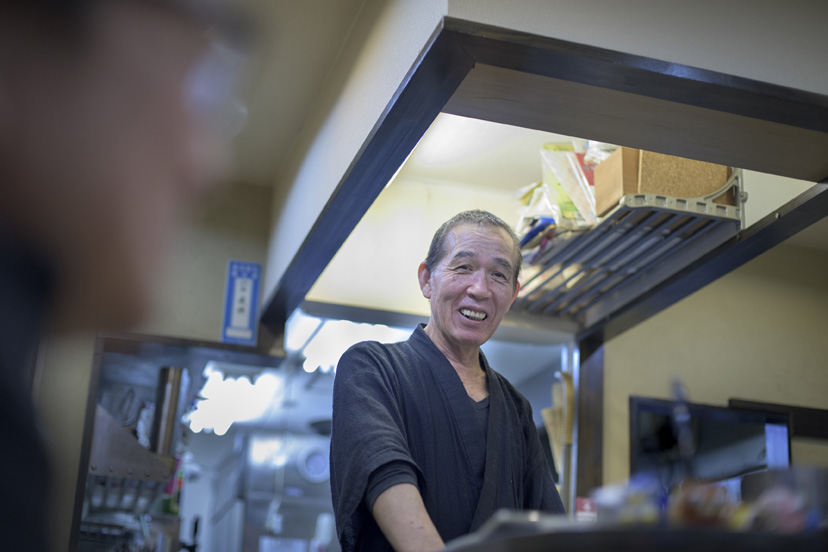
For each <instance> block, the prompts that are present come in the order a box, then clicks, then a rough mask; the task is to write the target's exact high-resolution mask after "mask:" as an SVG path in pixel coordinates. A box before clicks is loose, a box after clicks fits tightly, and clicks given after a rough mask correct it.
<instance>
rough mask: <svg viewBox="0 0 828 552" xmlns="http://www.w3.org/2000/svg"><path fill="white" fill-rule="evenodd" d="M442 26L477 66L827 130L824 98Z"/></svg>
mask: <svg viewBox="0 0 828 552" xmlns="http://www.w3.org/2000/svg"><path fill="white" fill-rule="evenodd" d="M444 28H445V32H448V33H452V34H455V35H457V36H458V42H461V43H462V47H463V48H464V49H465V50H466V51H467V52H468V53H469V55H470V56H471V57H472V58H473V59H474V61H475V63H484V64H487V65H494V66H496V67H504V68H508V69H515V70H519V71H521V72H524V73H532V74H535V75H543V76H546V77H553V78H559V79H563V80H567V81H571V82H578V83H581V84H588V85H591V86H597V87H600V88H608V89H611V90H618V91H621V92H629V93H632V94H637V95H642V96H647V97H650V98H659V99H663V100H669V101H673V102H678V103H682V104H686V105H692V106H696V107H702V108H705V109H711V110H714V111H723V112H726V113H733V114H736V115H742V116H744V117H749V118H751V119H761V120H764V121H771V122H776V123H781V124H785V125H790V126H794V127H799V128H807V129H810V130H815V131H818V132H828V96H823V95H821V94H816V93H812V92H806V91H803V90H798V89H795V88H790V87H785V86H779V85H776V84H770V83H766V82H761V81H757V80H752V79H747V78H743V77H737V76H734V75H728V74H725V73H718V72H716V71H709V70H706V69H698V68H695V67H690V66H687V65H681V64H678V63H670V62H667V61H661V60H658V59H653V58H648V57H643V56H637V55H633V54H627V53H623V52H618V51H614V50H608V49H604V48H597V47H594V46H588V45H585V44H578V43H574V42H568V41H564V40H557V39H552V38H548V37H543V36H537V35H531V34H528V33H521V32H517V31H513V30H509V29H503V28H500V27H494V26H491V25H483V24H480V23H476V22H473V21H465V20H461V19H455V18H446V19H445V22H444ZM826 176H828V175H826Z"/></svg>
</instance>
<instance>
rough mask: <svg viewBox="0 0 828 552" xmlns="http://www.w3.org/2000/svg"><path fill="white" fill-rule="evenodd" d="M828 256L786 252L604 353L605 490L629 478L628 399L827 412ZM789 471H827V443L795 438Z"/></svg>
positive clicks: (761, 260)
mask: <svg viewBox="0 0 828 552" xmlns="http://www.w3.org/2000/svg"><path fill="white" fill-rule="evenodd" d="M826 282H828V251H818V250H813V249H804V248H798V247H791V246H786V245H782V246H779V247H776V248H774V249H772V250H770V251H768V252H767V253H765V254H763V255H761V256H760V257H757V258H756V259H754V260H753V261H751V262H749V263H747V264H746V265H744V266H742V267H741V268H739V269H737V270H735V271H734V272H732V273H730V274H728V275H726V276H724V277H723V278H721V279H719V280H717V281H716V282H714V283H712V284H710V285H709V286H707V287H705V288H703V289H702V290H700V291H698V292H696V293H694V294H693V295H691V296H689V297H687V298H686V299H684V300H683V301H680V302H679V303H677V304H675V305H673V306H672V307H670V308H668V309H667V310H665V311H662V312H661V313H660V314H658V315H656V316H654V317H652V318H650V319H649V320H647V321H645V322H643V323H642V324H639V325H638V326H636V327H635V328H633V329H631V330H629V331H627V332H625V333H623V334H621V335H620V336H618V337H616V338H615V339H612V340H610V341H609V342H607V343H606V345H605V365H604V394H605V395H604V482H605V483H610V482H618V481H622V480H624V479H626V478H627V477H628V476H629V412H628V410H629V409H628V399H629V396H630V395H631V394H635V395H645V396H651V397H659V398H669V395H670V383H671V381H672V380H673V378H675V377H680V378H681V380H682V381H683V382H684V384H685V386H686V388H687V391H688V394H689V398H690V400H691V401H694V402H701V403H708V404H719V405H726V404H727V401H728V399H729V398H742V399H750V400H756V401H764V402H775V403H783V404H793V405H799V406H806V407H813V408H826V399H825V398H826V397H828V365H826V358H828V340H826V338H825V329H826V322H825V321H826V315H828V283H826ZM792 455H793V461H794V463H805V464H821V465H825V466H827V467H828V442H820V441H805V440H796V441H795V442H794V443H793V447H792Z"/></svg>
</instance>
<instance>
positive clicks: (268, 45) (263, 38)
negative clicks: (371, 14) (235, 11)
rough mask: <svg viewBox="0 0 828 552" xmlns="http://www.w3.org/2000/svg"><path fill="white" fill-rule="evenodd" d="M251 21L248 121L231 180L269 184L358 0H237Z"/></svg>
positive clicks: (341, 40)
mask: <svg viewBox="0 0 828 552" xmlns="http://www.w3.org/2000/svg"><path fill="white" fill-rule="evenodd" d="M242 3H243V4H244V5H245V6H246V7H247V8H248V9H249V11H250V13H251V15H252V17H253V20H254V23H255V24H256V25H257V34H258V39H259V41H258V42H259V43H258V48H257V51H256V59H254V61H253V63H252V71H251V73H252V74H253V75H255V76H254V79H253V82H252V83H251V87H250V91H249V93H248V94H247V95H246V98H247V104H248V115H249V117H248V123H247V126H246V128H245V129H244V130H243V131H242V133H241V134H240V135H239V136H238V137H237V138H236V139H235V140H234V146H235V150H236V162H235V165H236V166H235V171H234V174H233V177H234V180H236V181H240V182H245V183H249V184H258V185H264V186H270V185H273V183H274V181H275V180H276V178H277V176H278V174H279V172H280V171H281V170H282V168H283V166H284V164H285V162H286V160H287V159H288V157H289V155H290V153H291V152H292V151H293V147H294V144H295V143H296V139H297V137H298V136H299V134H300V133H301V131H302V126H303V124H304V123H305V121H306V120H307V119H308V116H309V114H310V113H311V111H312V109H313V107H314V106H315V105H316V102H317V101H318V98H319V96H320V91H321V90H322V89H323V88H324V86H325V83H326V81H327V79H328V76H329V74H330V72H331V70H332V68H333V67H334V66H335V64H336V63H337V60H338V58H339V53H340V51H341V50H342V46H343V45H344V43H345V41H346V39H347V37H348V34H349V32H350V30H351V28H352V25H353V23H354V21H355V20H356V18H357V16H358V15H359V12H360V10H361V8H362V5H363V4H364V0H336V1H335V2H331V1H329V0H301V1H296V0H242Z"/></svg>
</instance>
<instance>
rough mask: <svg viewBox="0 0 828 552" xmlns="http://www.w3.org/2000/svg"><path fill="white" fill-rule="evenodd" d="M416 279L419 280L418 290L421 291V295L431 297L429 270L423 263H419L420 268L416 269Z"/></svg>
mask: <svg viewBox="0 0 828 552" xmlns="http://www.w3.org/2000/svg"><path fill="white" fill-rule="evenodd" d="M417 279H418V280H419V281H420V291H422V292H423V297H425V298H426V299H431V271H430V270H428V267H427V266H426V264H425V263H420V268H419V269H418V270H417Z"/></svg>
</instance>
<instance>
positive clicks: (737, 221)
mask: <svg viewBox="0 0 828 552" xmlns="http://www.w3.org/2000/svg"><path fill="white" fill-rule="evenodd" d="M730 186H736V187H737V190H738V193H737V194H736V197H737V198H738V201H737V203H739V205H737V206H733V205H725V204H720V203H715V202H714V200H713V199H714V198H711V197H703V198H693V199H686V198H676V197H669V196H664V195H658V194H631V195H627V196H625V197H623V198H622V199H621V201H620V202H619V206H618V207H617V208H616V209H615V210H614V211H613V212H611V213H610V214H609V215H608V216H607V217H606V218H605V219H604V220H603V221H602V222H601V223H599V224H598V225H597V226H596V227H594V228H592V229H591V230H589V231H588V232H585V233H582V234H578V235H574V236H572V237H570V238H569V239H562V240H559V241H558V242H557V243H555V244H554V245H553V246H552V247H551V248H550V249H549V250H548V251H546V252H544V253H543V254H542V256H541V257H540V259H539V260H538V262H537V263H536V264H534V265H532V266H528V267H524V272H525V273H528V274H529V278H528V279H527V280H526V281H525V282H524V284H523V287H522V288H521V292H520V295H519V296H518V300H517V301H516V302H515V305H514V306H513V307H512V310H513V311H516V312H526V313H530V314H534V315H542V316H545V317H556V318H559V319H564V320H571V321H574V322H576V323H577V324H578V326H580V327H581V328H585V327H589V326H591V325H593V324H594V323H595V322H597V321H599V320H601V319H602V318H604V317H606V316H609V315H610V314H612V313H613V312H615V311H617V310H618V309H620V308H621V307H623V306H624V305H626V304H627V303H629V302H630V301H632V300H634V299H635V298H637V297H640V296H641V295H642V294H643V293H645V292H646V291H648V290H649V289H652V288H653V287H654V286H656V285H658V284H659V283H661V282H663V281H664V280H666V279H667V278H669V277H670V276H672V275H673V274H675V273H676V272H678V271H679V270H681V269H682V268H684V267H686V266H687V265H689V264H690V263H691V262H693V261H694V260H696V259H698V258H699V257H701V256H702V255H704V254H706V253H708V252H709V251H711V250H713V249H714V248H715V247H717V246H718V245H720V244H722V243H724V242H725V241H726V240H728V239H730V238H732V237H733V236H735V235H736V234H737V233H738V232H739V230H740V228H741V226H742V209H741V203H742V201H743V200H744V197H745V196H744V194H743V192H742V187H741V172H740V171H737V172H736V173H734V177H733V179H732V180H731V183H730ZM730 186H728V187H727V188H726V189H729V188H730ZM726 189H723V191H724V190H726Z"/></svg>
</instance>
